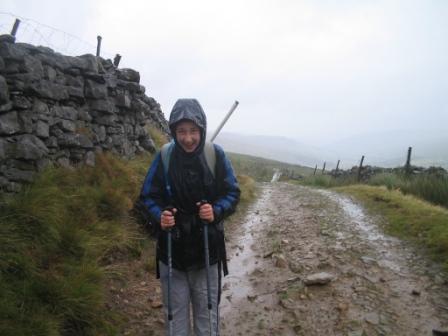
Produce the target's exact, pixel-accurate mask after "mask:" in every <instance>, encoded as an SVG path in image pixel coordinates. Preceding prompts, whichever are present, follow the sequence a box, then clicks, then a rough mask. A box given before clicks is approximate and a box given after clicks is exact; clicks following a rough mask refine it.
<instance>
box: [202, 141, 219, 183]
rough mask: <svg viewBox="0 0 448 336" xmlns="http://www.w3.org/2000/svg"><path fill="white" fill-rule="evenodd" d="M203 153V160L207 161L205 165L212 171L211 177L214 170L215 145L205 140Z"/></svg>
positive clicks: (213, 174)
mask: <svg viewBox="0 0 448 336" xmlns="http://www.w3.org/2000/svg"><path fill="white" fill-rule="evenodd" d="M204 155H205V161H207V166H208V168H209V169H210V171H211V172H212V176H213V178H215V170H216V151H215V146H214V145H213V143H212V142H210V141H206V142H205V144H204Z"/></svg>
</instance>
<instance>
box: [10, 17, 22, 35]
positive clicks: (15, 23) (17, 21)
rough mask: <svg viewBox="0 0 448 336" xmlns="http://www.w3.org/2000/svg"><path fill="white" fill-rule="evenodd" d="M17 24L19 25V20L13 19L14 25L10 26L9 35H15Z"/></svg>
mask: <svg viewBox="0 0 448 336" xmlns="http://www.w3.org/2000/svg"><path fill="white" fill-rule="evenodd" d="M19 25H20V20H19V19H16V21H14V26H12V30H11V35H12V36H14V37H15V36H16V34H17V30H18V29H19Z"/></svg>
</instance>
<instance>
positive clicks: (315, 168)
mask: <svg viewBox="0 0 448 336" xmlns="http://www.w3.org/2000/svg"><path fill="white" fill-rule="evenodd" d="M316 170H317V165H316V167H314V173H313V175H316Z"/></svg>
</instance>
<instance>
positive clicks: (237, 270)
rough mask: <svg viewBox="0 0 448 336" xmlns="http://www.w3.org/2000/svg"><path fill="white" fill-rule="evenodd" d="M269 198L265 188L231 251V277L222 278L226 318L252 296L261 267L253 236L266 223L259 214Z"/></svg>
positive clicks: (246, 218)
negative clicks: (258, 262)
mask: <svg viewBox="0 0 448 336" xmlns="http://www.w3.org/2000/svg"><path fill="white" fill-rule="evenodd" d="M269 197H270V193H269V188H263V193H262V195H260V197H259V198H258V200H257V201H256V203H255V204H254V205H252V206H251V208H250V210H249V212H248V215H247V216H246V217H245V218H244V220H243V223H242V226H243V228H242V229H243V230H242V233H241V234H240V237H239V238H238V239H235V240H234V242H233V243H232V245H231V246H229V247H230V248H228V254H229V255H230V261H229V263H228V264H229V275H228V276H226V277H224V278H223V288H224V289H223V293H222V299H221V304H220V310H221V312H222V314H223V315H225V314H226V313H228V312H229V311H230V310H231V308H232V307H235V306H239V304H238V302H239V301H241V300H244V301H247V297H248V296H250V295H252V294H253V286H252V283H251V281H250V280H251V275H252V273H253V272H254V271H255V270H256V269H257V268H258V267H259V265H257V263H256V260H257V259H259V258H260V257H259V256H257V254H256V253H255V252H254V251H253V249H252V246H254V244H256V241H255V237H254V236H256V233H257V232H259V231H260V230H261V225H260V224H262V223H263V222H264V221H263V220H262V218H263V215H262V214H261V213H260V212H261V211H263V209H265V207H266V202H267V201H268V199H269ZM254 214H257V215H254Z"/></svg>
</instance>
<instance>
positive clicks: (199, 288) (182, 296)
mask: <svg viewBox="0 0 448 336" xmlns="http://www.w3.org/2000/svg"><path fill="white" fill-rule="evenodd" d="M159 268H160V282H161V284H162V294H163V305H164V308H165V322H166V335H169V333H168V266H167V265H165V264H164V263H163V262H159ZM218 276H219V275H218V264H214V265H212V266H210V292H211V301H212V309H211V316H212V333H211V334H210V331H209V311H208V307H207V271H206V269H205V268H204V269H201V270H195V271H188V272H182V271H179V270H176V269H174V268H173V272H172V279H171V306H172V308H171V309H172V314H173V320H172V322H171V323H172V330H173V334H172V335H173V336H189V335H190V329H191V324H190V305H191V308H192V313H193V330H194V335H195V336H205V335H207V336H209V335H213V336H219V307H218Z"/></svg>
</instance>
